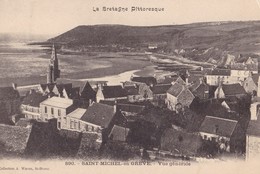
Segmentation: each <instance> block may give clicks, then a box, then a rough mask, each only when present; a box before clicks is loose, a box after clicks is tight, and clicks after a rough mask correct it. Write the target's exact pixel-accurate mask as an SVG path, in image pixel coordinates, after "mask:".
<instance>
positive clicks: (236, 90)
mask: <svg viewBox="0 0 260 174" xmlns="http://www.w3.org/2000/svg"><path fill="white" fill-rule="evenodd" d="M222 89H223V92H224V94H225V95H237V94H246V91H245V89H244V88H243V87H242V86H241V85H240V84H239V83H236V84H229V85H222Z"/></svg>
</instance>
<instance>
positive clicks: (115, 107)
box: [114, 100, 117, 113]
mask: <svg viewBox="0 0 260 174" xmlns="http://www.w3.org/2000/svg"><path fill="white" fill-rule="evenodd" d="M116 110H117V101H116V100H115V104H114V113H116Z"/></svg>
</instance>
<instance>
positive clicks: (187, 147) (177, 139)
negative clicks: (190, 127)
mask: <svg viewBox="0 0 260 174" xmlns="http://www.w3.org/2000/svg"><path fill="white" fill-rule="evenodd" d="M201 146H202V140H201V138H200V137H199V136H198V135H195V134H191V133H187V132H184V131H180V130H176V129H166V130H165V131H164V133H163V135H162V138H161V149H162V150H166V151H171V152H173V153H178V154H183V155H196V154H197V152H198V150H199V149H200V147H201Z"/></svg>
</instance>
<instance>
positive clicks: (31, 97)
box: [22, 91, 48, 107]
mask: <svg viewBox="0 0 260 174" xmlns="http://www.w3.org/2000/svg"><path fill="white" fill-rule="evenodd" d="M47 98H48V96H47V95H43V94H41V93H38V92H35V91H32V92H31V93H29V94H28V95H27V96H25V98H24V99H23V101H22V104H23V105H29V106H34V107H40V103H41V102H43V101H44V100H46V99H47Z"/></svg>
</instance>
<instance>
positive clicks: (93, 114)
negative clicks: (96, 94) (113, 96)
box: [81, 103, 115, 128]
mask: <svg viewBox="0 0 260 174" xmlns="http://www.w3.org/2000/svg"><path fill="white" fill-rule="evenodd" d="M114 115H115V111H114V107H113V106H109V105H105V104H101V103H93V104H92V105H91V106H89V107H88V109H87V111H86V112H85V113H84V115H83V116H82V117H81V120H82V121H86V122H89V123H92V124H95V125H98V126H101V127H104V128H106V127H108V125H109V124H110V122H111V120H112V118H113V117H114Z"/></svg>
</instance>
